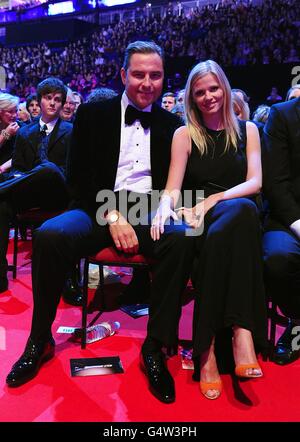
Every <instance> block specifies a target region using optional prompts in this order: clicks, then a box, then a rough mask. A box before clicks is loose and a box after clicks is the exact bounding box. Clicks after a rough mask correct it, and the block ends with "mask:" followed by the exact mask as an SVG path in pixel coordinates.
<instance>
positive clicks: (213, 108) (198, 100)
mask: <svg viewBox="0 0 300 442" xmlns="http://www.w3.org/2000/svg"><path fill="white" fill-rule="evenodd" d="M192 97H193V100H194V103H195V104H196V106H197V108H198V109H199V111H200V112H201V114H202V116H203V118H204V120H206V119H207V118H210V117H212V116H214V117H215V116H216V115H218V114H219V115H220V117H222V108H223V104H224V92H223V90H222V89H221V86H220V83H219V81H218V79H217V77H216V76H215V75H214V74H212V73H209V74H206V75H205V76H204V77H202V78H199V79H198V80H197V81H196V82H195V83H194V85H193V88H192Z"/></svg>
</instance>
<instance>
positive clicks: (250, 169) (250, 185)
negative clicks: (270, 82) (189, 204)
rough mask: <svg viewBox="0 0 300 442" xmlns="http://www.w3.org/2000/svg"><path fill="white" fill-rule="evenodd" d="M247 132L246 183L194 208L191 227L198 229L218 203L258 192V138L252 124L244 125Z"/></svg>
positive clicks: (259, 183) (259, 167)
mask: <svg viewBox="0 0 300 442" xmlns="http://www.w3.org/2000/svg"><path fill="white" fill-rule="evenodd" d="M246 125H247V126H246V130H247V145H246V155H247V176H246V181H244V182H243V183H241V184H238V185H237V186H234V187H231V188H230V189H228V190H225V191H224V192H219V193H215V194H213V195H210V196H209V197H208V198H206V199H205V200H204V201H201V202H200V203H198V204H197V205H196V206H194V208H193V211H194V214H195V217H196V220H195V221H194V222H193V223H191V226H192V227H199V225H200V224H201V222H202V220H203V217H204V216H205V214H206V213H207V212H208V211H209V210H210V209H211V208H212V207H214V206H215V205H216V204H217V203H218V202H219V201H224V200H229V199H232V198H242V197H245V196H249V195H255V194H257V193H259V192H260V190H261V187H262V167H261V149H260V138H259V132H258V129H257V127H256V126H255V124H254V123H251V122H249V121H248V122H247V123H246Z"/></svg>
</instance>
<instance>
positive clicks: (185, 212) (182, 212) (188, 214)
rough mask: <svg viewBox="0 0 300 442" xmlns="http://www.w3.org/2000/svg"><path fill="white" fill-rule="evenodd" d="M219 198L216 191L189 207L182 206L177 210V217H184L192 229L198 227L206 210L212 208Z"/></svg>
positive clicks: (219, 195)
mask: <svg viewBox="0 0 300 442" xmlns="http://www.w3.org/2000/svg"><path fill="white" fill-rule="evenodd" d="M220 200H221V194H220V193H216V194H214V195H210V196H209V197H207V198H205V199H204V200H202V201H201V202H200V203H198V204H196V205H195V206H194V207H192V208H191V209H187V208H186V207H182V208H180V209H179V210H178V211H177V214H178V216H179V217H182V218H184V220H185V222H186V223H187V224H188V225H189V226H190V227H192V228H193V229H198V228H199V227H200V226H201V224H202V223H203V220H204V217H205V215H206V214H207V212H208V211H209V210H210V209H212V208H213V207H214V206H215V205H216V204H217V202H218V201H220Z"/></svg>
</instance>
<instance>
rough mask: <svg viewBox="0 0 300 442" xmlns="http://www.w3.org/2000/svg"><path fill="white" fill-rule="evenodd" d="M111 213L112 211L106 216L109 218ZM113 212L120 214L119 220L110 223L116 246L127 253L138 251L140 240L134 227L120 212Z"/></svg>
mask: <svg viewBox="0 0 300 442" xmlns="http://www.w3.org/2000/svg"><path fill="white" fill-rule="evenodd" d="M111 213H112V212H110V213H108V214H107V216H106V218H109V216H110V215H111ZM113 213H114V214H115V213H116V214H117V215H118V216H119V218H118V219H117V221H115V222H111V223H110V224H109V231H110V234H111V237H112V239H113V240H114V243H115V246H116V248H117V249H118V250H120V251H122V252H125V253H132V254H135V253H138V250H139V242H138V239H137V236H136V233H135V231H134V229H133V227H132V226H131V225H130V224H129V223H128V222H127V220H126V219H125V218H124V216H122V215H121V213H120V212H117V211H116V210H114V211H113Z"/></svg>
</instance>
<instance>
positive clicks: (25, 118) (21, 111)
mask: <svg viewBox="0 0 300 442" xmlns="http://www.w3.org/2000/svg"><path fill="white" fill-rule="evenodd" d="M18 119H19V120H20V121H22V123H25V124H28V123H30V113H29V112H28V110H27V109H26V103H20V104H19V106H18Z"/></svg>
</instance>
